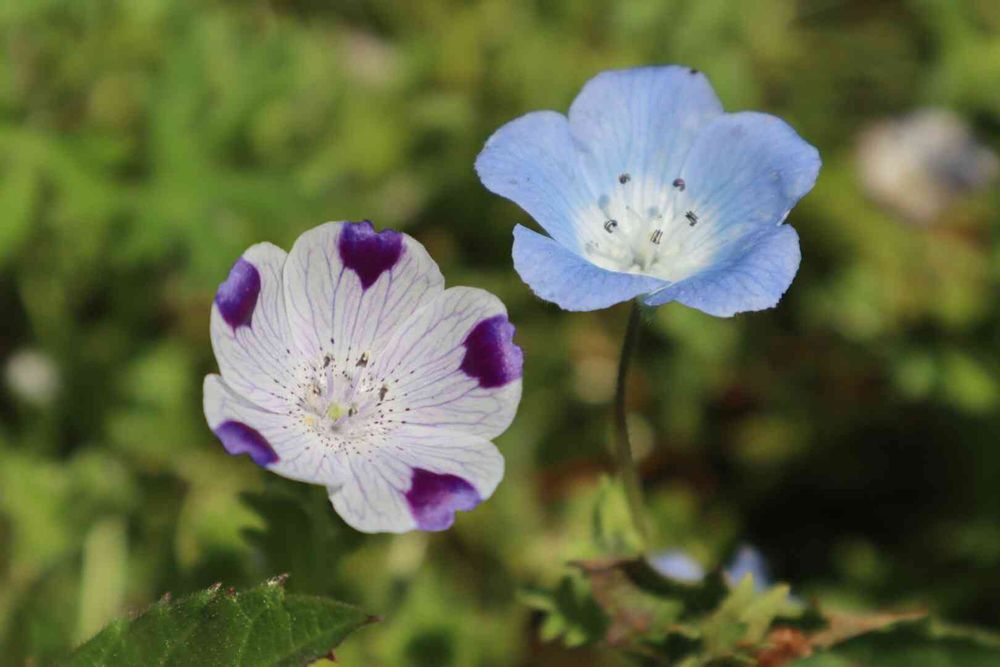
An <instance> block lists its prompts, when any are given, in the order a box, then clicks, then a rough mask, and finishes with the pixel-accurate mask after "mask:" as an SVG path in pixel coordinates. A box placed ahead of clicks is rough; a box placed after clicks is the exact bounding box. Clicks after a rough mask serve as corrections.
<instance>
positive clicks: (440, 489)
mask: <svg viewBox="0 0 1000 667" xmlns="http://www.w3.org/2000/svg"><path fill="white" fill-rule="evenodd" d="M481 501H482V498H481V497H480V496H479V492H478V491H476V489H475V488H474V487H473V486H472V485H471V484H469V483H468V482H467V481H465V480H464V479H462V478H461V477H458V476H457V475H448V474H438V473H435V472H431V471H429V470H424V469H423V468H414V469H413V478H412V483H411V485H410V490H409V491H407V492H406V502H407V503H409V505H410V512H411V513H412V514H413V518H414V519H416V521H417V527H418V528H420V530H446V529H448V528H450V527H451V524H452V523H454V522H455V512H456V511H463V512H467V511H468V510H471V509H472V508H473V507H475V506H476V505H478V504H479V503H480V502H481Z"/></svg>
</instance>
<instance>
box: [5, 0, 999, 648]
mask: <svg viewBox="0 0 1000 667" xmlns="http://www.w3.org/2000/svg"><path fill="white" fill-rule="evenodd" d="M0 49H2V50H0V362H2V363H3V365H4V368H5V382H4V389H3V392H2V394H0V646H2V647H3V648H2V650H0V656H2V658H0V660H2V661H3V662H5V663H6V664H23V663H24V661H25V659H26V658H28V657H29V656H33V657H35V658H36V659H37V660H39V661H41V662H43V663H44V662H45V661H48V660H53V659H56V657H57V656H59V655H62V654H63V653H64V652H65V651H66V650H68V649H70V648H72V647H73V646H74V645H76V644H77V643H79V642H80V641H82V640H84V639H86V638H87V637H88V636H90V635H91V634H92V633H93V632H94V631H95V629H96V628H99V627H101V626H102V625H103V624H104V623H105V622H106V621H107V620H108V619H109V618H110V617H111V616H114V615H117V614H120V613H123V612H125V611H135V610H138V609H142V608H144V607H145V606H146V605H148V604H149V603H150V602H152V601H153V600H156V599H158V598H159V597H160V596H161V595H162V594H163V593H164V592H167V591H170V592H172V593H174V594H175V595H180V594H183V593H188V592H192V591H195V590H198V589H202V588H205V587H206V586H208V585H210V584H212V583H213V582H215V581H221V582H224V584H225V585H226V586H229V585H234V586H249V585H252V584H254V583H256V582H258V581H260V580H262V579H265V578H267V577H269V576H272V575H274V574H277V573H278V572H289V573H290V574H291V578H290V579H289V582H288V586H289V590H290V591H292V592H312V593H327V594H333V595H335V596H336V597H338V598H340V599H344V600H348V601H351V602H354V603H356V604H358V605H360V606H362V607H364V608H365V609H367V610H371V611H373V612H376V613H381V614H383V615H384V616H385V621H384V622H383V623H381V624H379V625H378V626H377V627H373V628H369V629H367V630H366V631H365V632H363V633H360V634H359V635H358V636H357V637H356V638H352V640H351V641H348V642H347V643H346V644H345V645H344V646H343V647H342V649H338V656H340V658H341V660H342V661H343V663H344V664H364V665H426V666H428V667H431V666H434V667H439V666H440V667H445V666H448V665H455V666H465V665H484V666H489V665H511V664H545V665H550V666H551V665H556V666H558V665H577V664H581V663H583V664H603V665H618V664H622V663H621V659H620V658H619V657H618V656H616V655H614V654H611V653H608V652H606V651H605V650H603V649H601V648H599V647H597V648H593V647H591V648H586V647H584V648H578V649H567V648H564V647H562V646H560V645H557V644H543V643H541V641H540V640H539V639H538V637H539V630H541V631H542V633H543V634H549V635H552V634H559V633H558V632H557V631H556V630H557V629H552V628H549V629H546V628H545V626H543V625H542V623H543V620H542V619H543V617H542V615H541V614H540V613H539V612H537V611H533V610H532V608H531V607H530V606H529V605H526V604H524V603H523V602H524V600H522V597H523V596H524V595H527V596H529V597H530V595H531V590H532V587H536V586H546V587H554V586H556V584H557V583H558V581H559V580H560V579H561V577H563V576H565V575H566V570H565V569H564V566H563V562H564V561H566V560H569V559H572V558H581V557H588V556H589V555H593V554H588V553H587V551H588V550H592V549H594V546H593V544H592V543H591V542H590V537H589V536H590V535H591V529H592V527H593V525H592V524H593V521H595V519H594V517H593V509H592V508H593V498H594V496H595V494H597V493H600V486H601V482H600V476H601V472H602V471H603V470H604V469H605V467H606V465H607V455H606V452H605V445H606V440H607V438H606V434H607V424H608V409H609V408H608V403H609V400H610V397H611V393H612V383H613V378H614V364H615V356H616V347H617V344H618V339H619V338H620V336H621V334H622V329H623V326H624V317H625V310H624V308H617V309H612V310H609V311H606V312H601V313H593V314H567V313H562V312H560V311H558V310H557V309H556V308H555V307H553V306H550V305H548V304H545V303H542V302H540V301H538V300H537V299H535V298H534V297H533V296H532V295H531V293H530V292H529V290H528V289H527V288H526V287H525V286H524V285H522V284H521V282H520V281H519V280H518V279H517V277H516V275H515V274H514V272H513V270H512V267H511V262H510V243H511V229H512V227H513V225H514V224H515V223H516V222H526V216H525V215H524V214H523V213H522V212H521V211H519V210H518V209H517V208H516V207H515V206H513V205H512V204H510V203H508V202H506V201H504V200H502V199H500V198H498V197H494V196H491V195H489V193H487V192H486V191H485V190H484V189H483V188H482V187H481V186H480V185H479V183H478V182H477V179H476V177H475V174H474V172H473V169H472V164H473V160H474V158H475V155H476V154H477V152H478V151H479V149H480V148H481V146H482V144H483V142H484V141H485V139H486V138H487V137H488V136H489V134H490V133H491V132H492V130H493V129H495V128H496V127H497V126H499V125H500V124H501V123H502V122H504V121H506V120H509V119H511V118H513V117H515V116H517V115H520V114H522V113H524V112H527V111H529V110H534V109H540V108H554V109H559V110H565V109H566V108H567V106H568V104H569V102H570V101H571V100H572V98H573V96H574V95H575V93H576V92H577V90H578V89H579V88H580V86H581V85H582V83H583V82H584V81H586V79H588V78H589V77H590V76H592V75H593V74H595V73H597V72H598V71H600V70H603V69H608V68H612V67H619V66H629V65H635V64H648V63H673V62H676V63H683V64H686V65H690V66H693V67H697V68H699V69H701V70H703V71H705V72H706V73H707V74H708V76H709V77H710V79H711V81H712V83H713V84H714V86H715V87H716V90H717V91H718V93H719V95H720V97H721V98H722V100H723V101H724V103H725V105H726V107H727V108H729V109H760V110H765V111H768V112H771V113H775V114H778V115H780V116H782V117H784V118H786V119H787V120H788V121H789V122H790V123H792V124H793V125H794V126H795V127H796V128H797V129H798V131H799V132H800V133H801V134H802V135H803V136H804V137H805V138H806V139H808V140H809V141H810V142H812V143H814V144H815V145H817V146H818V147H819V149H820V151H821V154H822V155H823V158H824V163H825V165H824V169H823V171H822V173H821V176H820V180H819V182H818V184H817V186H816V189H815V190H814V192H813V193H812V194H810V195H809V196H808V197H807V198H806V199H805V200H804V201H803V202H802V204H800V205H799V206H798V207H797V208H796V209H795V211H794V212H793V213H792V216H791V218H790V222H791V223H792V224H794V225H795V226H796V229H797V230H798V231H799V234H800V236H801V238H802V248H803V256H804V259H803V263H802V268H801V270H800V273H799V276H798V278H797V280H796V282H795V284H794V285H793V286H792V288H791V290H790V292H789V293H788V295H787V296H786V297H785V299H784V301H783V302H782V304H781V305H780V307H779V308H778V309H777V310H774V311H768V312H765V313H760V314H755V315H744V316H741V317H738V318H736V319H734V320H716V319H713V318H710V317H708V316H705V315H702V314H700V313H698V312H694V311H690V310H686V309H684V308H683V307H680V306H675V305H671V306H667V307H663V308H661V309H659V310H658V311H656V312H655V313H653V314H652V315H650V317H649V319H648V323H647V326H646V329H645V331H644V334H643V340H642V342H641V350H640V356H641V359H640V363H637V364H635V366H634V368H635V369H636V372H635V375H634V376H633V382H632V385H631V386H630V397H631V405H630V410H631V412H632V415H631V417H630V419H631V426H632V430H633V433H634V437H635V440H636V445H637V447H638V448H639V450H640V451H639V454H640V457H641V461H642V467H643V474H644V478H645V479H646V481H647V482H648V486H649V490H650V496H651V503H652V504H653V505H654V507H655V510H654V512H653V515H654V517H655V521H656V533H657V535H658V539H659V541H660V546H663V547H679V548H684V549H686V550H688V551H689V552H690V553H692V554H693V555H694V556H695V557H697V558H698V559H700V560H702V561H703V562H704V563H705V564H706V565H714V564H716V563H719V562H722V561H723V560H724V558H725V557H726V556H727V555H728V552H729V551H731V550H732V548H733V547H734V546H735V545H736V544H737V543H738V542H740V541H751V542H753V543H755V544H756V545H758V546H759V547H760V548H761V549H762V550H763V551H764V553H765V554H766V555H767V556H768V557H769V559H770V561H771V565H772V570H773V571H774V572H775V573H776V574H778V575H779V576H780V577H781V578H783V579H787V580H789V581H791V582H792V585H793V590H794V591H795V592H796V593H797V594H800V595H803V596H811V595H822V596H823V597H824V598H825V599H832V600H835V601H839V602H841V603H842V604H844V605H848V606H850V605H854V606H868V607H876V606H903V607H905V606H926V607H927V608H929V609H931V610H933V611H935V612H938V613H940V614H943V615H945V616H947V617H948V618H950V619H953V620H956V621H961V622H969V623H977V624H980V625H984V626H993V627H995V626H996V625H997V624H998V623H1000V605H998V600H1000V494H998V493H997V492H996V483H997V482H996V481H997V479H1000V448H998V447H997V435H998V427H1000V413H998V403H1000V380H998V378H1000V376H998V370H1000V356H998V352H1000V302H998V300H997V299H996V293H997V292H996V288H997V285H998V282H997V280H998V273H1000V243H998V241H997V239H996V234H995V229H996V227H997V225H998V222H1000V218H998V215H997V212H996V211H997V204H998V203H1000V202H998V197H997V194H996V193H995V192H989V193H986V194H981V195H978V196H972V197H967V198H965V199H963V200H961V201H960V202H958V203H957V204H955V205H954V206H952V207H951V208H949V210H948V211H947V214H946V215H944V216H942V218H941V220H939V221H937V222H936V224H934V225H932V226H928V227H915V226H912V225H908V224H906V223H905V222H903V221H901V220H899V219H897V218H895V217H893V215H892V214H891V213H889V212H886V211H883V210H882V209H880V208H878V207H877V206H875V205H874V204H873V203H871V202H870V201H869V200H868V199H867V198H866V197H865V196H864V193H863V189H862V184H861V183H860V182H859V176H858V173H857V170H856V168H855V157H854V156H855V145H856V143H857V140H858V136H859V133H860V132H861V131H862V130H863V129H864V128H865V127H866V126H867V124H869V123H870V122H872V121H873V120H878V119H881V118H884V117H887V116H892V115H896V114H900V113H905V112H907V111H910V110H912V109H915V108H918V107H922V106H927V105H932V106H943V107H947V108H951V109H953V110H955V111H957V112H958V113H960V114H961V115H962V116H963V117H965V118H966V119H967V120H969V121H970V122H971V123H973V125H974V128H975V130H976V132H977V134H978V136H979V137H980V138H981V139H983V140H984V141H985V142H986V143H987V144H988V145H991V146H993V147H994V148H996V147H1000V4H998V3H996V2H993V1H992V0H884V1H881V2H868V1H865V0H799V1H797V2H795V1H793V0H749V1H747V2H738V3H737V2H730V1H729V0H696V1H695V0H692V1H691V2H686V1H682V0H635V1H630V2H611V1H605V0H596V1H593V2H579V1H577V0H552V1H542V0H537V1H535V2H511V1H509V0H479V1H475V2H459V1H458V0H412V1H406V2H404V1H402V0H400V1H399V2H391V1H390V0H344V1H343V2H322V1H321V0H271V1H266V0H255V1H251V2H232V1H229V2H224V1H221V0H211V1H201V2H196V1H195V0H130V1H124V0H120V1H117V2H116V1H112V0H83V1H79V0H5V2H3V3H0ZM361 218H371V219H373V220H374V221H375V223H376V225H378V226H390V227H394V228H398V229H405V230H406V231H407V232H409V233H410V234H412V235H414V236H415V237H417V238H418V239H419V240H420V241H421V242H423V243H424V244H425V245H426V246H427V247H428V249H429V250H430V252H431V254H432V255H433V256H434V257H435V259H437V261H438V262H439V263H440V264H441V267H442V270H443V272H444V274H445V276H446V277H447V280H448V281H449V283H450V284H468V285H475V286H478V287H483V288H486V289H489V290H492V291H494V292H496V293H497V294H498V295H500V296H501V298H502V299H504V301H505V302H506V303H507V304H508V306H509V310H510V313H511V317H512V319H513V321H514V322H515V324H516V325H517V326H518V337H517V340H518V342H519V344H520V345H521V346H522V347H523V348H524V350H525V353H526V359H527V365H526V373H525V383H524V400H523V403H522V406H521V410H520V413H519V417H518V419H517V421H516V422H515V424H514V426H513V427H512V428H511V429H510V430H509V431H508V432H507V433H506V434H505V435H504V436H503V437H502V438H500V439H499V440H498V445H499V447H500V448H501V450H502V451H503V452H504V454H505V456H506V457H507V475H506V478H505V480H504V482H503V483H502V484H501V486H500V488H499V489H498V491H497V493H496V495H495V496H494V498H493V499H491V500H490V501H489V502H488V503H486V504H485V505H483V506H482V507H481V508H479V509H477V510H476V511H475V512H474V513H472V514H469V515H463V516H461V517H460V518H459V519H458V521H457V523H456V527H455V528H454V529H453V530H451V531H449V532H447V533H444V534H434V535H423V534H411V535H405V536H400V537H391V536H361V535H358V534H356V533H354V532H352V531H351V530H350V529H348V528H347V527H345V526H344V525H343V524H342V523H341V522H340V520H339V519H338V518H337V516H336V515H335V514H334V513H333V512H332V510H330V509H329V508H328V506H327V501H326V498H325V494H324V493H323V490H322V489H320V488H315V487H306V486H304V485H299V484H295V483H293V482H288V481H286V480H281V479H276V478H273V477H270V476H267V475H265V474H264V473H263V472H262V471H260V470H259V469H257V468H256V467H254V466H253V464H252V463H251V462H250V461H249V460H246V459H245V457H241V458H235V459H234V458H230V457H228V456H226V455H225V454H224V453H223V451H222V448H221V447H219V446H218V444H217V442H215V441H214V439H213V437H212V435H211V433H210V432H209V431H208V429H207V428H206V426H205V424H204V420H203V417H202V414H201V395H200V392H201V390H200V388H201V379H202V377H203V376H204V374H205V373H207V372H210V371H212V370H213V369H214V361H213V359H212V354H211V349H210V345H209V340H208V313H209V307H210V303H211V299H212V295H213V293H214V289H215V286H216V285H217V284H218V283H219V282H220V281H221V280H222V279H223V278H224V277H225V275H226V271H227V270H228V268H229V266H230V265H231V263H232V262H233V261H234V259H235V258H236V257H237V256H238V254H239V253H240V252H241V251H242V250H243V249H244V248H246V247H247V246H248V245H250V244H251V243H254V242H257V241H260V240H269V241H273V242H275V243H278V244H279V245H283V246H285V247H289V245H290V243H291V241H292V240H293V239H294V238H295V237H296V236H297V235H298V234H300V233H301V232H303V231H304V230H306V229H308V228H310V227H312V226H314V225H316V224H318V223H320V222H323V221H325V220H328V219H361ZM26 351H30V352H31V353H33V354H34V353H37V354H35V361H36V362H38V361H39V359H40V360H41V364H42V367H41V368H39V364H38V363H36V364H34V366H31V365H28V369H27V371H33V372H26V371H25V370H24V364H21V365H19V366H18V368H20V369H21V370H20V371H19V372H15V369H14V363H13V362H14V359H15V358H17V357H18V355H22V358H23V354H24V353H25V352H26ZM39 355H40V356H39ZM45 364H48V365H49V367H48V371H45V370H44V369H45V368H46V366H45ZM46 381H47V382H46ZM40 382H41V385H40V384H39V383H40ZM32 383H34V385H33V384H32ZM622 539H623V540H626V542H627V539H628V537H627V536H624V537H622ZM519 589H522V590H523V591H524V593H523V594H519V593H518V591H519ZM566 595H569V596H573V595H574V593H573V591H572V590H570V591H568V592H567V593H566ZM581 611H582V612H586V609H582V608H581ZM583 616H584V618H583V620H582V621H581V622H583V623H586V622H587V621H586V613H584V614H583ZM815 664H837V665H839V664H840V663H837V662H832V663H815ZM909 664H916V663H912V662H911V663H909ZM935 664H936V663H935ZM941 664H945V663H941Z"/></svg>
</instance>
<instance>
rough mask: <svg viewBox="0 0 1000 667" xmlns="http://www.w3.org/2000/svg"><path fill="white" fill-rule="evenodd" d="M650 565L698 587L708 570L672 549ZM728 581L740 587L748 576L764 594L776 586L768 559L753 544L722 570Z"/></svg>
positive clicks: (738, 552)
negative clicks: (770, 572)
mask: <svg viewBox="0 0 1000 667" xmlns="http://www.w3.org/2000/svg"><path fill="white" fill-rule="evenodd" d="M648 562H649V564H650V566H651V567H652V568H653V569H654V570H656V571H657V572H658V573H660V574H661V575H662V576H664V577H666V578H668V579H673V580H674V581H679V582H681V583H685V584H697V583H700V582H701V580H702V579H704V578H705V568H704V567H702V565H701V563H699V562H698V561H696V560H695V559H694V558H692V557H691V556H690V555H689V554H688V553H687V552H685V551H683V550H681V549H670V550H667V551H663V552H661V553H659V554H657V555H655V556H652V557H650V558H649V561H648ZM722 574H723V576H724V577H725V579H726V582H727V583H728V584H729V585H730V586H736V585H737V584H738V583H740V582H741V581H742V580H743V578H744V577H746V576H747V575H750V576H752V577H753V585H754V589H755V590H757V591H758V592H759V591H763V590H765V589H767V588H770V586H771V585H772V581H771V576H770V574H769V573H768V567H767V562H766V561H765V560H764V556H763V555H762V554H761V553H760V552H759V551H757V549H755V548H754V547H752V546H750V545H747V544H745V545H743V546H741V547H740V548H739V550H738V551H737V552H736V554H735V555H734V556H733V558H732V560H730V561H729V563H728V564H727V565H726V567H725V568H724V569H723V570H722Z"/></svg>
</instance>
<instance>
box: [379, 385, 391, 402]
mask: <svg viewBox="0 0 1000 667" xmlns="http://www.w3.org/2000/svg"><path fill="white" fill-rule="evenodd" d="M388 393H389V387H387V386H386V385H382V388H381V389H379V390H378V400H380V401H384V400H385V395H386V394H388Z"/></svg>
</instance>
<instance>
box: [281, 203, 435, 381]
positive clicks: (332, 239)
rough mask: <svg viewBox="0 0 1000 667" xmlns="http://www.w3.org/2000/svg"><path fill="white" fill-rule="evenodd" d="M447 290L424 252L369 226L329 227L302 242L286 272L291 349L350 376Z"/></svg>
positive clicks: (407, 240) (297, 244)
mask: <svg viewBox="0 0 1000 667" xmlns="http://www.w3.org/2000/svg"><path fill="white" fill-rule="evenodd" d="M442 289H444V278H442V276H441V272H440V271H439V270H438V267H437V264H436V263H435V262H434V260H433V259H431V257H430V255H428V254H427V251H426V250H424V247H423V246H422V245H421V244H420V243H418V242H417V241H415V240H414V239H412V238H411V237H409V236H407V235H406V234H400V233H399V232H394V231H392V230H385V231H383V232H381V233H375V231H374V230H373V229H372V226H371V223H369V222H367V221H365V222H357V223H354V222H332V223H327V224H325V225H321V226H319V227H317V228H315V229H313V230H310V231H308V232H306V233H305V234H303V235H302V236H300V237H299V239H298V240H297V241H296V242H295V245H294V247H293V248H292V251H291V252H290V253H289V256H288V262H287V263H286V265H285V298H286V302H287V306H288V314H289V321H290V328H291V338H292V342H293V345H294V347H295V348H296V349H298V350H300V351H301V353H302V354H303V355H304V356H305V358H308V359H311V360H313V361H314V363H315V362H318V360H320V359H322V358H323V356H324V355H325V354H329V355H331V357H332V359H333V361H334V362H336V363H337V364H338V365H340V366H341V367H343V368H354V367H355V366H356V365H357V364H358V362H359V361H361V359H362V355H364V354H365V353H369V354H370V352H371V350H372V349H373V348H374V347H376V346H377V345H378V344H379V341H380V340H381V339H383V338H384V337H385V336H386V335H387V334H389V333H391V332H392V331H393V330H394V329H395V328H396V327H397V326H398V325H399V324H400V322H402V321H403V320H405V319H406V318H407V317H408V316H409V315H410V314H411V313H413V312H414V311H415V310H416V309H417V308H418V307H420V305H421V304H423V303H426V302H427V301H429V300H430V299H432V298H433V297H434V296H436V295H437V294H439V293H440V292H441V291H442Z"/></svg>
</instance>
